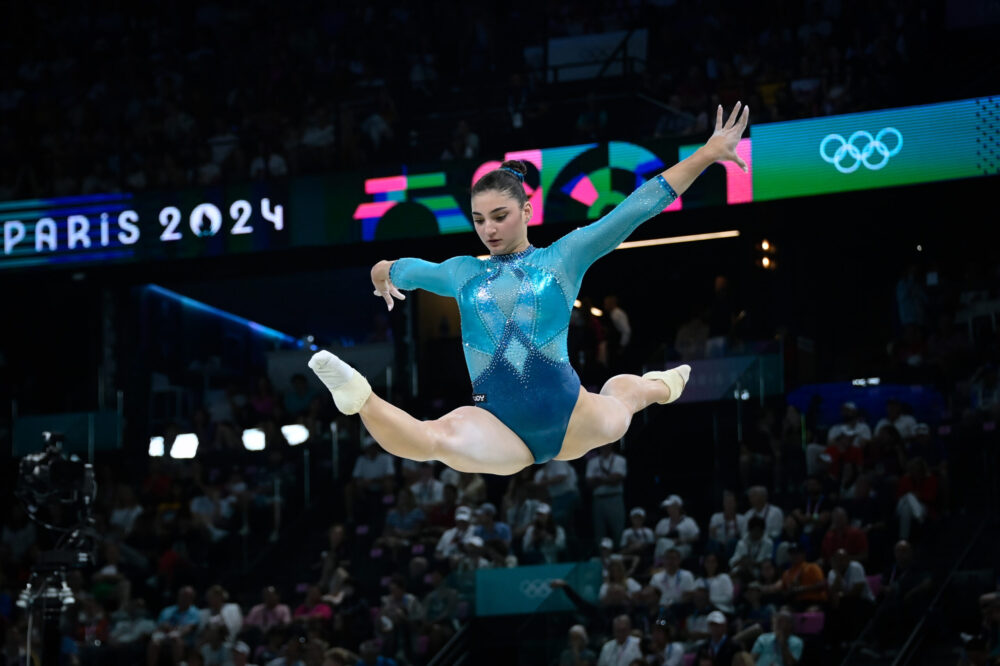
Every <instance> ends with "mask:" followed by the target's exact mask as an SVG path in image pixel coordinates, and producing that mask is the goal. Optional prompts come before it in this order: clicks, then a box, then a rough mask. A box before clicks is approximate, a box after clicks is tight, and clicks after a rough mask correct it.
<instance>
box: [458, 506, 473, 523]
mask: <svg viewBox="0 0 1000 666" xmlns="http://www.w3.org/2000/svg"><path fill="white" fill-rule="evenodd" d="M471 519H472V509H470V508H469V507H467V506H460V507H458V508H457V509H455V520H471Z"/></svg>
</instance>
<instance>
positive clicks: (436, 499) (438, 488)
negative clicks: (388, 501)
mask: <svg viewBox="0 0 1000 666" xmlns="http://www.w3.org/2000/svg"><path fill="white" fill-rule="evenodd" d="M410 490H412V491H413V497H414V498H415V499H416V500H417V506H419V507H420V508H421V509H423V510H424V511H427V510H429V509H430V508H431V507H433V506H434V505H435V504H440V503H441V502H443V501H444V484H443V483H441V482H440V481H438V480H437V479H435V478H434V463H433V462H432V461H430V460H427V461H425V462H422V463H420V476H419V478H418V479H417V482H416V483H414V484H413V485H412V486H410Z"/></svg>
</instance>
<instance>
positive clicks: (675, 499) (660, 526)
mask: <svg viewBox="0 0 1000 666" xmlns="http://www.w3.org/2000/svg"><path fill="white" fill-rule="evenodd" d="M660 510H661V511H665V512H666V514H667V515H666V516H665V517H663V518H661V519H660V521H659V522H658V523H656V530H655V532H656V553H655V555H656V557H657V558H660V557H663V554H664V553H665V552H667V549H668V548H676V549H677V550H678V551H679V552H680V554H681V559H684V558H686V557H690V556H691V546H692V544H694V543H695V542H696V541H698V537H699V536H700V535H701V529H700V528H699V527H698V523H696V522H695V521H694V519H693V518H691V517H690V516H687V515H684V500H682V499H681V498H680V496H679V495H670V496H668V497H667V498H666V499H665V500H663V501H662V502H660Z"/></svg>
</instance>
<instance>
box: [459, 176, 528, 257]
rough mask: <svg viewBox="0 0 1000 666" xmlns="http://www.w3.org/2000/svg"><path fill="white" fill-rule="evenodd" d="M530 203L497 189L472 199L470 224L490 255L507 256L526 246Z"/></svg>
mask: <svg viewBox="0 0 1000 666" xmlns="http://www.w3.org/2000/svg"><path fill="white" fill-rule="evenodd" d="M529 220H531V203H530V202H527V201H526V202H525V203H524V205H523V206H521V205H519V204H518V202H517V199H515V198H514V197H512V196H510V195H509V194H507V193H505V192H501V191H499V190H486V191H485V192H480V193H478V194H477V195H476V196H474V197H472V221H473V224H474V226H475V227H476V233H477V234H479V240H481V241H482V242H483V245H485V246H486V247H487V248H488V249H489V251H490V254H511V253H514V252H520V251H522V250H524V249H526V248H527V247H528V221H529Z"/></svg>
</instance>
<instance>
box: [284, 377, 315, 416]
mask: <svg viewBox="0 0 1000 666" xmlns="http://www.w3.org/2000/svg"><path fill="white" fill-rule="evenodd" d="M317 395H318V391H316V390H314V389H313V388H311V387H310V386H309V383H308V381H306V376H305V375H303V374H302V373H301V372H296V373H295V374H294V375H292V386H291V390H290V391H288V392H287V393H285V395H284V396H283V397H284V403H285V412H286V413H287V414H288V417H289V418H290V419H291V420H292V421H298V420H299V419H301V418H302V417H304V416H305V415H306V412H308V411H309V405H310V404H311V403H312V401H313V398H315V397H316V396H317Z"/></svg>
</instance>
